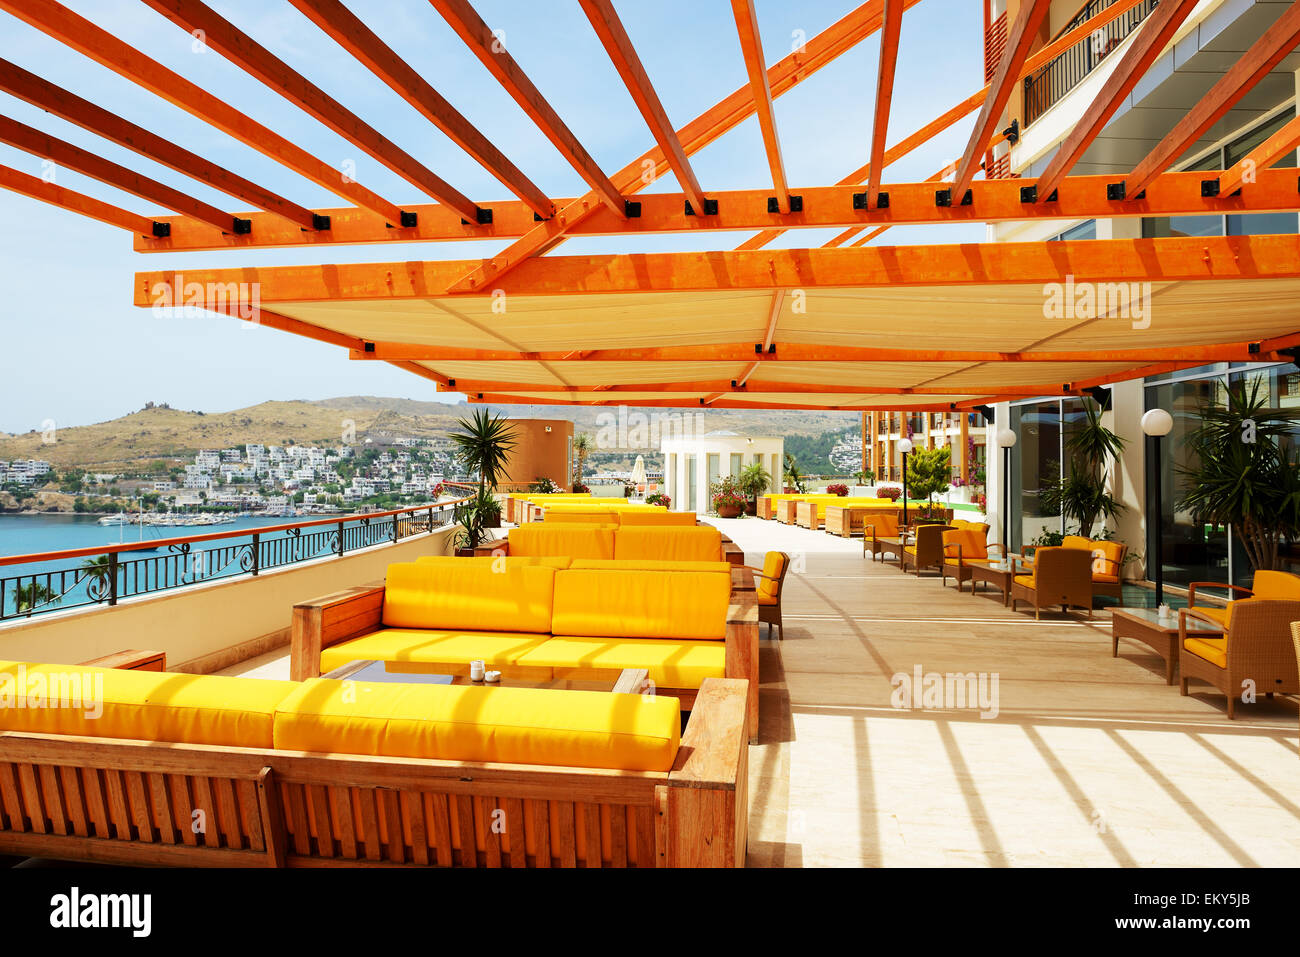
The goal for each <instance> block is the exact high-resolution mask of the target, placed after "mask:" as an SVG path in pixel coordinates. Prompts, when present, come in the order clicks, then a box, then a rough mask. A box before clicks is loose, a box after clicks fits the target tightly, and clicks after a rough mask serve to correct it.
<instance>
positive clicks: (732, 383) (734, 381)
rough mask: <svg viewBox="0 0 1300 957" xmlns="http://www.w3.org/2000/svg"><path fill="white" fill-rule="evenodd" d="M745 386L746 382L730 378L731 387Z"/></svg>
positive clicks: (739, 387)
mask: <svg viewBox="0 0 1300 957" xmlns="http://www.w3.org/2000/svg"><path fill="white" fill-rule="evenodd" d="M747 386H748V383H742V382H741V381H740V380H739V379H732V380H731V387H732V388H733V389H744V388H746V387H747Z"/></svg>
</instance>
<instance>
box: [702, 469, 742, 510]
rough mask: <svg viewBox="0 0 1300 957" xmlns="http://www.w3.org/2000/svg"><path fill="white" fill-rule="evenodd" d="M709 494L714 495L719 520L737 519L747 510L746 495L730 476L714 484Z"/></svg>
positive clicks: (714, 508)
mask: <svg viewBox="0 0 1300 957" xmlns="http://www.w3.org/2000/svg"><path fill="white" fill-rule="evenodd" d="M709 492H710V493H711V495H712V501H713V510H714V511H715V512H717V514H718V518H736V517H737V516H738V515H740V513H741V512H743V511H744V510H745V502H746V499H745V495H744V493H743V492H742V491H741V490H740V487H739V485H738V484H737V483H736V480H735V479H734V478H732V477H731V476H730V475H726V476H723V478H722V479H721V480H719V481H717V482H714V483H713V486H712V488H710V489H709Z"/></svg>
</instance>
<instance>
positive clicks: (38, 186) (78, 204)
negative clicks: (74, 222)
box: [0, 166, 154, 233]
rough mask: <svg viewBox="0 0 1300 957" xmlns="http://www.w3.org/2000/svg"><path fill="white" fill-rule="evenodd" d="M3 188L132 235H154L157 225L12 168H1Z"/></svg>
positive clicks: (0, 174) (0, 183) (149, 220)
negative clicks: (115, 227)
mask: <svg viewBox="0 0 1300 957" xmlns="http://www.w3.org/2000/svg"><path fill="white" fill-rule="evenodd" d="M0 186H2V187H4V188H5V189H8V190H12V191H13V192H15V193H21V194H22V195H24V196H28V197H31V198H32V199H38V200H40V201H41V202H42V203H49V204H50V205H51V206H58V207H59V208H61V209H66V210H67V211H68V212H70V213H77V214H79V215H81V216H87V217H89V218H90V219H96V220H98V221H99V222H101V223H107V224H108V225H110V226H117V227H119V228H121V229H125V230H127V231H129V232H132V233H152V232H153V228H154V222H153V220H151V219H149V218H148V217H147V216H138V215H136V214H135V213H132V212H129V211H128V210H125V209H121V208H119V207H117V206H111V205H109V204H108V203H105V202H101V201H100V200H98V199H94V198H93V197H90V196H86V195H84V194H82V193H76V192H73V191H72V190H70V189H66V188H65V187H62V186H59V185H57V184H55V183H47V182H46V181H45V180H43V179H41V178H40V177H39V176H32V175H31V174H30V173H23V172H21V171H19V170H16V169H10V168H9V167H8V166H0Z"/></svg>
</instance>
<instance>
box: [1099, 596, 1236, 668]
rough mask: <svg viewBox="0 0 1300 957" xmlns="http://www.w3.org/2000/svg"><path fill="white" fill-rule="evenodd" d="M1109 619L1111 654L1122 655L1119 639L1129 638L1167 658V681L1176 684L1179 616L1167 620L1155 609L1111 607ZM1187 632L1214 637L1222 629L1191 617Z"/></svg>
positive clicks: (1114, 656) (1113, 655)
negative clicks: (1175, 671)
mask: <svg viewBox="0 0 1300 957" xmlns="http://www.w3.org/2000/svg"><path fill="white" fill-rule="evenodd" d="M1110 613H1111V620H1110V656H1111V657H1112V658H1116V657H1118V656H1119V640H1120V639H1121V638H1129V639H1131V640H1133V641H1137V642H1141V643H1142V644H1144V645H1146V646H1147V647H1148V648H1150V649H1151V650H1152V651H1154V652H1155V653H1156V654H1158V655H1159V656H1160V657H1161V658H1163V659H1164V661H1165V684H1168V685H1171V684H1173V683H1174V668H1175V666H1176V665H1177V663H1178V615H1177V614H1174V615H1171V616H1170V617H1169V618H1167V619H1166V620H1164V621H1161V620H1160V615H1159V613H1158V612H1157V611H1156V609H1154V608H1112V609H1111V611H1110ZM1187 632H1188V634H1193V633H1194V634H1195V635H1196V637H1197V638H1214V637H1216V636H1218V635H1222V634H1223V631H1222V630H1221V629H1219V628H1215V627H1214V626H1213V625H1211V624H1210V623H1209V622H1206V621H1201V620H1200V619H1194V618H1191V617H1189V618H1188V619H1187Z"/></svg>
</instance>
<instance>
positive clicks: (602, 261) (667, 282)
mask: <svg viewBox="0 0 1300 957" xmlns="http://www.w3.org/2000/svg"><path fill="white" fill-rule="evenodd" d="M471 265H472V263H467V262H465V261H463V260H459V261H450V262H412V261H406V262H388V263H337V264H328V265H307V266H272V267H243V268H238V269H212V270H194V269H186V270H183V271H181V272H182V278H183V280H184V281H187V282H188V281H201V282H204V283H207V282H222V283H226V282H234V283H236V284H243V285H244V286H249V285H250V284H252V283H256V284H257V288H258V290H259V295H260V299H261V301H262V302H263V303H265V304H267V305H268V306H271V305H274V304H275V303H280V302H308V301H317V302H321V301H328V302H356V301H372V302H382V301H385V300H391V301H397V300H402V299H421V300H426V299H430V298H435V297H437V296H439V295H441V292H440V290H444V289H446V288H447V286H448V285H449V284H450V283H451V282H452V281H453V280H454V277H456V276H463V275H464V274H465V271H466V269H467V268H468V267H469V266H471ZM176 273H177V271H176V270H157V271H151V272H143V273H137V274H136V288H135V295H136V300H137V304H140V305H148V304H149V302H148V297H147V290H148V289H149V288H151V287H152V285H153V284H154V283H157V282H174V281H175V278H176ZM1067 275H1069V276H1074V277H1075V281H1076V282H1161V283H1168V282H1182V281H1188V282H1195V281H1200V280H1219V281H1223V280H1234V279H1295V278H1300V235H1266V236H1208V237H1191V238H1165V239H1097V240H1065V241H1062V242H1055V243H1044V242H1027V243H951V244H939V245H928V246H894V247H890V246H863V247H861V248H859V249H782V250H763V251H759V252H734V251H733V252H727V251H707V252H691V253H649V254H644V253H643V254H635V255H632V254H620V255H606V256H553V257H549V258H547V259H546V260H545V261H544V262H543V261H539V260H534V261H530V262H528V263H525V264H523V265H521V266H520V267H519V268H518V269H516V270H514V271H513V272H512V273H511V274H510V275H509V276H505V277H502V279H501V281H500V284H499V285H498V286H496V287H494V288H493V289H486V290H484V291H483V292H482V293H480V295H481V296H483V297H485V298H486V297H490V296H491V295H492V294H493V292H494V289H500V290H501V291H502V292H503V293H506V294H513V295H518V296H548V295H574V294H586V295H602V294H603V295H613V294H617V293H633V292H635V293H653V292H695V291H700V292H707V291H723V290H726V291H731V290H741V289H765V290H769V291H770V290H773V289H778V288H783V287H784V288H787V289H791V288H799V289H805V290H808V289H820V288H827V289H836V288H854V287H858V288H875V287H887V288H900V287H907V286H936V285H939V286H1001V285H1030V286H1034V285H1037V286H1040V287H1041V286H1042V285H1043V284H1045V283H1056V282H1060V281H1061V277H1063V276H1067ZM142 289H143V290H145V292H142ZM142 295H143V296H144V297H145V299H144V301H143V302H141V301H140V299H141V296H142Z"/></svg>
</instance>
